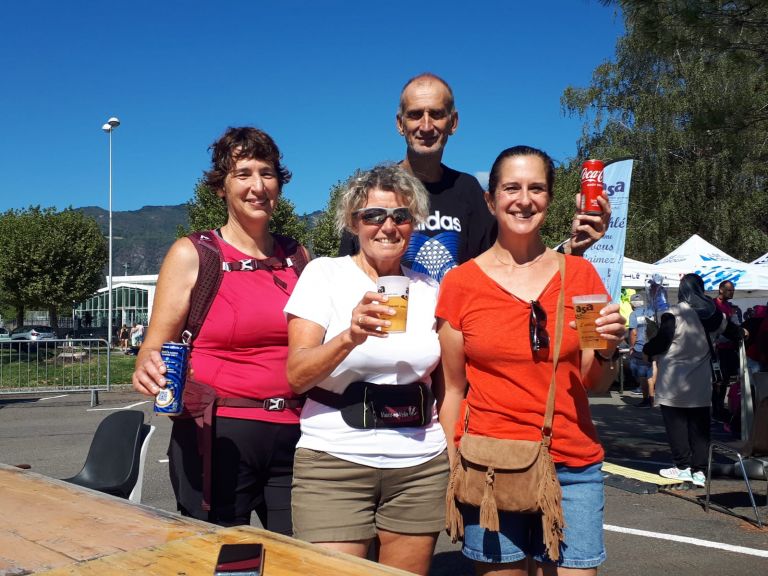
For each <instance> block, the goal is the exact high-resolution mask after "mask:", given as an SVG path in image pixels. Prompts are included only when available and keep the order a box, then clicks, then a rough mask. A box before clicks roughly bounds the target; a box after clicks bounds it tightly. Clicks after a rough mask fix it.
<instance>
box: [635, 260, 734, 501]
mask: <svg viewBox="0 0 768 576" xmlns="http://www.w3.org/2000/svg"><path fill="white" fill-rule="evenodd" d="M677 297H678V304H677V305H676V306H671V307H670V308H669V309H668V310H667V311H666V312H664V314H662V316H661V322H660V325H659V332H658V334H656V336H654V337H653V338H652V339H651V340H649V341H648V342H647V343H646V344H645V346H644V347H643V354H645V356H646V357H648V358H652V359H654V360H655V361H656V364H657V366H658V374H657V377H656V391H655V396H656V403H657V404H658V405H659V406H661V415H662V417H663V418H664V427H665V428H666V431H667V440H668V442H669V446H670V448H671V450H672V460H673V463H674V465H673V466H672V467H671V468H664V469H662V470H660V471H659V474H660V475H661V476H663V477H665V478H673V479H675V480H682V481H685V482H692V483H693V484H694V486H699V487H702V486H704V484H705V481H706V466H707V451H708V449H709V440H710V429H709V426H710V407H711V403H712V393H711V392H712V385H711V383H712V381H713V369H712V366H711V356H712V347H711V340H713V339H714V338H716V337H717V336H719V335H720V334H723V335H724V336H726V337H728V338H730V339H732V340H734V341H738V340H739V339H741V338H742V337H743V331H742V330H741V328H740V327H739V326H737V325H736V324H734V323H733V322H731V321H730V320H729V318H727V317H726V316H725V315H724V314H723V313H722V312H721V311H720V310H719V309H718V307H717V306H716V305H715V302H714V301H713V300H712V298H710V297H709V296H707V295H706V293H705V292H704V281H703V280H702V279H701V276H699V275H697V274H686V275H685V276H683V277H682V278H681V279H680V287H679V289H678V293H677ZM708 334H709V336H708Z"/></svg>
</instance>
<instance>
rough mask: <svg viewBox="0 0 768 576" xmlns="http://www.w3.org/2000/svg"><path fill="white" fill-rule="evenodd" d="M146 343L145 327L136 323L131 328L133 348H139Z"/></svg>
mask: <svg viewBox="0 0 768 576" xmlns="http://www.w3.org/2000/svg"><path fill="white" fill-rule="evenodd" d="M143 341H144V325H143V324H142V323H141V322H134V323H133V327H132V328H131V348H139V347H140V346H141V343H142V342H143Z"/></svg>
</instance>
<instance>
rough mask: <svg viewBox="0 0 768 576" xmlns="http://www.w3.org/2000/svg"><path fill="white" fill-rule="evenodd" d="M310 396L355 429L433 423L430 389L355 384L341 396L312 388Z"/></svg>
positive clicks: (421, 386) (364, 383) (422, 425)
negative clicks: (339, 413)
mask: <svg viewBox="0 0 768 576" xmlns="http://www.w3.org/2000/svg"><path fill="white" fill-rule="evenodd" d="M307 396H308V397H309V398H311V399H312V400H315V401H316V402H320V403H321V404H325V405H326V406H331V407H332V408H336V409H338V410H339V411H340V412H341V417H342V418H343V419H344V422H346V423H347V425H349V426H351V427H352V428H359V429H371V428H414V427H424V426H426V425H427V424H429V423H430V422H431V421H432V405H433V403H434V397H433V396H432V391H431V390H430V389H429V386H427V385H426V384H423V383H422V382H415V383H413V384H371V383H370V382H352V383H351V384H350V385H349V386H347V388H346V390H344V392H343V393H342V394H336V393H335V392H331V391H330V390H325V389H324V388H318V387H315V388H312V389H311V390H310V391H309V392H308V393H307Z"/></svg>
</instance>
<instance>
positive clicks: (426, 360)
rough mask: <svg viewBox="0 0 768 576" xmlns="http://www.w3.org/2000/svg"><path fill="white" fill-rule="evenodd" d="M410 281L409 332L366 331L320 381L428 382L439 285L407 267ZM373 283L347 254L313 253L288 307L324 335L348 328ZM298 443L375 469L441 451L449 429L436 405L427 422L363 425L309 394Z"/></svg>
mask: <svg viewBox="0 0 768 576" xmlns="http://www.w3.org/2000/svg"><path fill="white" fill-rule="evenodd" d="M403 274H405V275H406V276H408V277H409V278H410V280H411V284H410V287H409V293H408V320H407V324H406V331H405V332H403V333H397V334H390V335H389V336H388V337H387V338H375V337H369V338H368V339H367V340H366V341H365V342H364V343H363V344H361V345H360V346H357V347H356V348H355V349H354V350H353V351H352V352H351V353H350V354H349V356H347V357H346V358H345V359H344V360H343V361H342V362H341V364H339V365H338V366H337V367H336V369H335V370H334V371H333V372H332V373H331V375H330V376H329V377H328V378H326V379H325V380H324V381H323V382H321V383H320V384H319V386H320V387H322V388H326V389H328V390H331V391H333V392H336V393H341V392H343V391H344V390H345V388H346V387H347V386H348V385H349V384H350V383H352V382H356V381H365V382H371V383H374V384H410V383H413V382H424V383H425V384H428V385H431V384H432V379H431V377H430V374H431V373H432V371H433V370H434V369H435V367H436V366H437V364H438V362H439V361H440V344H439V342H438V340H437V333H436V331H435V326H436V323H435V305H436V303H437V291H438V284H437V282H436V281H435V280H433V279H431V278H430V277H429V276H426V275H424V274H419V273H417V272H413V271H412V270H410V269H408V268H403ZM369 291H371V292H375V291H376V284H375V283H374V281H373V280H371V279H370V278H369V277H368V275H367V274H365V272H363V271H362V270H361V269H360V268H359V267H358V266H357V264H355V263H354V262H353V261H352V258H351V257H349V256H344V257H341V258H318V259H316V260H312V261H311V262H310V263H309V264H307V267H306V268H305V269H304V271H303V272H302V274H301V278H299V282H298V283H297V284H296V287H295V288H294V290H293V294H291V297H290V299H289V300H288V304H286V306H285V312H286V314H293V315H294V316H297V317H299V318H304V319H306V320H310V321H312V322H315V323H317V324H319V325H320V326H322V327H323V328H325V339H324V342H327V341H328V340H330V339H331V338H333V337H334V336H336V335H337V334H339V333H341V332H343V331H344V330H346V329H347V328H349V325H350V320H351V317H352V309H353V308H354V307H355V306H357V304H358V303H359V302H360V299H361V298H362V297H363V294H365V292H369ZM298 447H299V448H309V449H311V450H318V451H323V452H327V453H328V454H330V455H332V456H335V457H337V458H341V459H343V460H348V461H349V462H354V463H356V464H363V465H365V466H371V467H374V468H405V467H408V466H415V465H417V464H422V463H424V462H427V461H429V460H431V459H432V458H434V457H435V456H437V455H439V454H440V453H442V452H443V450H445V448H446V444H445V435H444V434H443V430H442V428H441V427H440V425H439V424H438V422H437V414H436V413H435V412H433V414H432V422H431V424H429V425H427V426H426V427H424V428H378V429H372V430H360V429H357V428H352V427H351V426H348V425H347V424H346V423H345V422H344V420H343V419H342V417H341V413H340V412H339V410H338V409H336V408H332V407H330V406H326V405H325V404H321V403H319V402H315V401H313V400H311V399H307V402H306V404H305V405H304V408H303V409H302V411H301V439H300V440H299V443H298Z"/></svg>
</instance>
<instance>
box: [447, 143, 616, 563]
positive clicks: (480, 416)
mask: <svg viewBox="0 0 768 576" xmlns="http://www.w3.org/2000/svg"><path fill="white" fill-rule="evenodd" d="M554 174H555V170H554V164H553V162H552V159H551V158H550V157H549V156H548V155H547V154H546V153H544V152H542V151H541V150H537V149H535V148H531V147H528V146H515V147H512V148H508V149H506V150H504V151H503V152H502V153H501V154H499V156H498V158H497V159H496V161H495V162H494V164H493V167H492V168H491V172H490V178H489V186H488V192H487V193H486V195H485V199H486V203H487V206H488V209H489V211H490V212H491V213H492V214H493V215H494V217H495V220H496V222H497V223H498V237H497V239H496V241H495V243H494V244H493V246H492V247H491V248H489V249H488V250H487V251H485V252H484V253H483V254H481V255H479V256H478V257H477V258H475V259H473V260H470V261H468V262H466V263H464V264H462V265H461V266H459V267H458V268H456V269H454V270H451V271H450V272H448V273H447V274H446V276H445V279H444V280H443V283H442V285H441V288H440V297H439V300H438V305H437V310H436V314H437V317H438V333H439V337H440V346H441V350H442V368H443V374H444V378H445V397H444V399H443V402H442V404H441V405H440V412H439V415H440V423H441V424H442V426H443V429H444V430H445V434H446V436H447V437H450V436H451V435H452V434H453V433H454V431H455V429H456V424H457V422H458V420H459V419H460V418H461V419H462V420H463V419H464V413H463V411H462V410H461V408H460V407H461V405H462V400H463V398H464V394H465V392H467V390H468V392H467V396H466V401H467V404H468V407H469V411H468V432H469V433H472V434H477V435H483V436H490V437H494V438H508V439H520V440H533V441H539V440H541V427H542V423H543V421H544V414H545V410H546V405H547V396H548V392H549V387H550V381H551V378H552V370H553V361H552V357H551V356H552V354H553V352H552V350H553V347H554V345H555V341H554V339H555V323H556V318H557V302H558V296H559V294H560V292H561V291H565V330H564V333H563V335H562V348H561V350H560V357H559V364H558V370H557V376H556V378H557V387H556V399H555V405H554V406H555V414H554V423H553V426H552V429H553V436H552V441H551V446H550V453H551V455H552V458H553V460H554V462H555V464H556V471H557V476H558V479H559V482H560V484H561V486H562V491H563V499H562V502H563V512H564V516H565V531H564V542H563V543H561V546H560V559H559V560H558V562H557V564H554V563H553V562H552V561H551V560H550V558H549V556H547V555H546V554H545V549H544V542H543V536H542V526H541V523H542V521H541V517H540V516H539V515H536V514H515V513H510V512H502V511H499V523H500V530H499V532H492V531H490V530H487V529H484V528H482V527H481V526H480V520H479V516H480V515H479V509H478V508H475V507H471V506H463V507H462V508H461V509H460V512H461V515H462V518H463V526H464V544H463V548H462V552H463V553H464V555H465V556H467V557H469V558H471V559H473V560H475V571H476V574H478V575H486V574H487V575H490V574H494V575H502V574H503V575H520V576H524V575H526V574H528V570H527V566H528V564H527V559H526V558H527V557H532V558H533V560H534V561H536V562H537V563H539V572H538V573H539V574H541V573H542V570H543V573H545V574H553V573H555V572H557V573H560V574H585V575H589V574H595V572H596V567H597V566H599V565H600V564H601V563H602V562H603V560H604V559H605V547H604V544H603V506H604V494H603V477H602V473H601V468H602V460H603V449H602V446H601V445H600V442H599V440H598V438H597V431H596V430H595V427H594V424H593V423H592V419H591V417H590V412H589V403H588V400H587V390H592V391H596V392H599V391H604V390H607V389H608V387H610V385H611V383H612V382H613V380H614V375H615V363H614V362H613V358H614V355H615V352H616V348H617V346H618V344H619V342H620V341H622V340H623V339H624V337H625V332H626V327H625V326H626V320H625V319H624V318H622V317H621V315H620V314H619V313H618V310H619V306H618V304H608V305H607V306H605V307H604V308H603V310H602V311H601V317H600V318H599V319H598V320H597V324H598V331H599V332H600V333H601V334H602V336H603V337H604V338H605V339H606V340H607V341H608V342H607V344H608V345H607V349H605V350H595V351H593V350H581V349H580V348H579V338H578V334H577V332H576V330H575V324H574V318H575V313H574V308H573V304H572V301H571V299H572V296H575V295H583V294H606V290H605V287H604V286H603V283H602V281H601V280H600V277H599V275H598V274H597V272H596V270H595V268H594V267H593V266H592V264H591V263H590V262H588V261H587V260H585V259H583V258H575V257H571V256H562V255H561V254H558V253H556V252H555V251H554V250H552V249H549V248H547V247H546V246H545V245H544V242H543V240H542V237H541V227H542V225H543V223H544V220H545V218H546V215H547V209H548V208H549V206H550V203H551V200H552V190H553V184H554ZM559 258H565V270H566V272H565V279H566V280H565V284H563V283H562V281H561V278H560V273H559V261H558V259H559ZM469 382H471V386H469V384H468V383H469ZM448 453H449V455H450V459H451V463H452V464H453V462H454V460H455V458H456V448H455V447H454V445H453V443H449V445H448Z"/></svg>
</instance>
